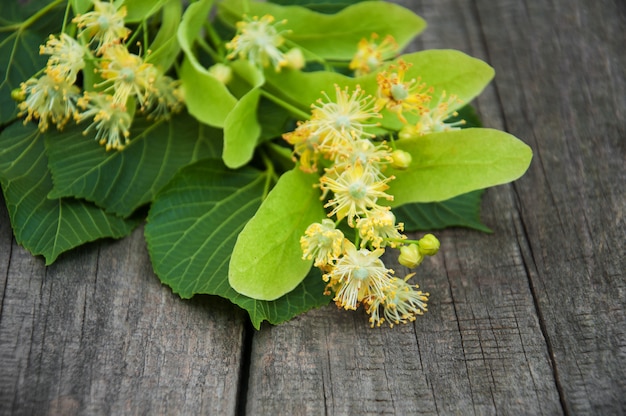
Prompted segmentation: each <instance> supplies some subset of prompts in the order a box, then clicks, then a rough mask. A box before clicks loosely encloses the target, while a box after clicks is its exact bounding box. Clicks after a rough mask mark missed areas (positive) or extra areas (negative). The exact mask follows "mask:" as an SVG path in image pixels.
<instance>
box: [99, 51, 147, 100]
mask: <svg viewBox="0 0 626 416" xmlns="http://www.w3.org/2000/svg"><path fill="white" fill-rule="evenodd" d="M103 58H104V59H103V62H102V63H101V67H100V75H102V78H104V81H103V82H102V83H100V84H99V85H98V86H103V85H109V86H108V87H107V88H106V89H105V91H107V92H108V91H110V90H113V91H114V92H113V102H114V103H115V104H117V105H121V106H125V105H126V102H127V101H128V98H129V97H131V96H133V97H135V98H137V101H138V102H139V104H140V105H141V106H142V107H145V105H146V99H147V95H148V93H149V92H150V91H151V90H152V87H153V83H154V81H155V78H156V75H155V71H154V70H153V67H152V64H149V63H146V62H144V61H143V59H141V57H140V56H138V55H135V54H132V53H130V52H128V49H126V47H124V46H122V45H113V46H111V47H109V48H107V49H106V50H105V51H104V54H103Z"/></svg>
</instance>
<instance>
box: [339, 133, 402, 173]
mask: <svg viewBox="0 0 626 416" xmlns="http://www.w3.org/2000/svg"><path fill="white" fill-rule="evenodd" d="M391 154H392V153H391V149H390V148H389V147H388V146H387V145H386V144H385V143H384V142H383V143H379V144H377V145H376V144H374V143H372V142H371V141H370V140H368V139H357V140H354V141H352V142H350V143H348V144H347V145H346V146H345V147H344V148H343V149H340V150H339V151H338V154H337V156H336V158H335V165H334V168H335V169H336V170H338V171H339V170H342V169H343V168H345V167H348V166H353V165H355V164H357V163H360V164H361V165H362V166H368V165H370V166H372V167H373V168H377V169H378V170H379V171H380V170H381V169H382V168H383V166H384V165H385V164H388V163H390V162H391V161H392V158H391Z"/></svg>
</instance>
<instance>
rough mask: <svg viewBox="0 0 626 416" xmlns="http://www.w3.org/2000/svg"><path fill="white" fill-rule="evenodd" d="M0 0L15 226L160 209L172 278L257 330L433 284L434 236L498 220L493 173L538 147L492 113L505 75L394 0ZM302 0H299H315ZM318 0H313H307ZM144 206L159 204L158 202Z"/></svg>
mask: <svg viewBox="0 0 626 416" xmlns="http://www.w3.org/2000/svg"><path fill="white" fill-rule="evenodd" d="M280 3H281V4H280V5H279V4H275V3H273V2H256V1H251V0H222V1H212V0H199V1H193V2H183V1H180V0H158V1H148V0H116V1H109V0H71V1H63V0H52V1H50V0H48V1H43V0H40V1H37V0H35V1H32V2H28V3H26V5H22V4H21V3H19V2H3V3H2V5H0V15H1V16H3V21H2V25H3V26H2V29H1V30H0V55H1V57H2V61H3V62H6V63H7V64H6V70H5V72H4V78H3V81H2V84H0V123H2V132H1V133H0V183H1V185H2V189H3V193H4V198H5V201H6V204H7V209H8V213H9V217H10V220H11V224H12V226H13V229H14V231H15V236H16V239H17V241H18V242H19V243H20V244H22V245H23V246H24V247H26V248H27V249H28V250H30V251H31V252H32V253H33V254H41V255H43V256H44V257H45V259H46V263H47V264H49V263H52V262H53V261H55V259H56V258H57V257H58V256H59V255H60V254H61V253H63V252H65V251H67V250H69V249H71V248H73V247H76V246H79V245H81V244H84V243H86V242H88V241H92V240H95V239H99V238H103V237H113V238H119V237H122V236H124V235H127V234H129V233H130V232H131V230H132V229H133V228H134V227H135V226H136V225H137V223H138V222H139V221H141V220H142V219H143V218H144V217H142V213H144V215H145V213H146V212H147V217H146V219H147V223H146V226H145V237H146V241H147V245H148V250H149V253H150V256H151V259H152V263H153V267H154V270H155V272H156V274H157V275H158V276H159V278H160V279H161V280H162V281H163V282H164V283H166V284H167V285H169V286H170V287H171V288H172V290H173V291H174V292H176V293H178V294H179V295H180V296H181V297H183V298H188V297H191V296H193V295H195V294H216V295H219V296H222V297H225V298H228V299H230V300H231V301H232V302H234V303H235V304H237V305H239V306H241V307H242V308H244V309H246V310H247V311H248V313H249V314H250V318H251V320H252V322H253V324H254V326H255V327H257V328H258V327H259V325H260V324H261V322H262V321H264V320H267V321H269V322H271V323H278V322H282V321H285V320H287V319H289V318H291V317H293V316H295V315H297V314H299V313H302V312H304V311H306V310H308V309H311V308H313V307H316V306H320V305H323V304H326V303H328V302H329V301H330V300H333V301H334V302H335V303H336V304H337V305H338V306H339V307H340V308H343V309H349V310H354V309H359V308H361V309H362V310H363V311H364V312H365V313H367V314H368V315H369V320H370V323H371V325H372V326H380V325H382V324H389V325H390V326H393V325H395V324H399V323H407V322H411V321H413V320H414V319H416V317H417V316H419V315H422V314H423V313H424V312H425V311H426V310H427V302H428V298H429V294H428V293H427V292H425V291H422V290H420V288H419V287H418V285H417V283H416V282H415V281H416V280H419V279H418V278H417V276H416V275H415V272H413V271H412V269H414V268H415V267H417V266H419V264H420V263H422V261H423V260H424V258H425V257H427V256H431V255H434V254H435V253H436V252H437V251H438V249H439V242H438V240H437V239H436V237H434V236H433V235H432V234H426V235H421V236H419V238H413V236H414V235H415V234H406V233H407V232H409V231H415V230H428V229H431V230H433V229H439V228H443V227H447V226H453V225H462V226H468V227H473V228H476V229H482V230H486V227H485V226H484V225H482V224H481V223H480V219H479V217H478V209H479V204H480V193H481V190H482V189H484V188H486V187H489V186H493V185H497V184H502V183H506V182H509V181H512V180H515V179H516V178H518V177H519V176H521V175H522V174H523V173H524V171H525V170H526V169H527V167H528V164H529V162H530V159H531V152H530V149H529V148H528V147H527V146H526V145H524V144H523V143H522V142H521V141H519V140H517V139H516V138H514V137H513V136H510V135H508V134H506V133H503V132H500V131H497V130H492V129H483V128H478V124H477V123H476V122H475V116H474V115H473V113H472V112H471V108H470V107H468V106H467V103H468V102H469V101H471V100H472V99H473V98H474V97H475V96H476V95H478V94H479V93H480V92H481V90H482V89H483V88H484V87H485V85H486V84H487V83H488V82H489V81H490V80H491V79H492V77H493V70H492V69H491V67H489V66H488V65H487V64H485V63H484V62H482V61H480V60H477V59H475V58H472V57H469V56H467V55H465V54H463V53H461V52H457V51H452V50H427V51H421V52H414V53H406V54H402V50H403V48H405V47H406V46H407V45H408V43H409V42H410V41H411V40H412V39H413V38H414V37H415V36H416V35H417V34H419V32H420V31H421V30H422V29H423V28H424V27H425V23H424V21H423V20H422V19H421V18H420V17H419V16H416V15H415V14H414V13H412V12H411V11H409V10H407V9H405V8H403V7H400V6H398V5H396V4H393V3H392V2H385V1H361V2H346V4H345V5H344V4H341V2H338V3H333V4H332V5H329V4H327V3H326V2H324V1H317V0H307V1H302V0H300V1H299V0H293V1H292V2H291V3H290V4H291V5H284V4H285V3H288V2H286V1H284V0H281V1H280ZM299 4H302V5H299ZM305 6H306V7H305ZM142 207H147V208H148V209H147V210H146V209H142Z"/></svg>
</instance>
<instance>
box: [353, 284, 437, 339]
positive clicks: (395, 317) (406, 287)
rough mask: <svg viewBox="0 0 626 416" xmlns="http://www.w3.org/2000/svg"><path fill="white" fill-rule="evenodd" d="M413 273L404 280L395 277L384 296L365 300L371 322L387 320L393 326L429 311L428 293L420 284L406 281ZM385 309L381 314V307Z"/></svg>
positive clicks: (377, 324)
mask: <svg viewBox="0 0 626 416" xmlns="http://www.w3.org/2000/svg"><path fill="white" fill-rule="evenodd" d="M411 276H412V274H411V275H408V276H407V277H406V278H405V279H404V280H403V279H399V278H393V279H391V281H390V284H389V285H388V286H387V287H386V288H385V293H384V296H382V297H379V296H370V297H368V298H367V299H366V300H365V302H366V303H367V305H368V306H367V313H368V314H370V323H371V324H372V327H373V326H374V325H376V326H380V325H381V324H382V323H383V322H385V321H387V323H388V324H389V326H390V327H392V328H393V326H394V325H396V324H400V323H402V324H405V323H407V322H412V321H414V320H415V316H416V315H423V314H424V312H426V311H428V309H427V305H426V302H427V301H428V296H429V294H428V293H425V292H422V291H421V290H415V289H418V288H419V286H418V285H410V284H408V283H407V282H406V280H407V279H409V278H410V277H411ZM381 307H382V309H383V316H384V317H381V316H380V309H381Z"/></svg>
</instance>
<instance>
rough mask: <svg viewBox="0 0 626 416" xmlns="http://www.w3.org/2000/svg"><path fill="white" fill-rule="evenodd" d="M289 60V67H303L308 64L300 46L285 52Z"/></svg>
mask: <svg viewBox="0 0 626 416" xmlns="http://www.w3.org/2000/svg"><path fill="white" fill-rule="evenodd" d="M285 59H286V60H287V67H288V68H292V69H302V68H304V65H305V64H306V60H305V59H304V54H303V53H302V51H301V50H300V49H299V48H293V49H290V50H288V51H287V53H286V54H285Z"/></svg>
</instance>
